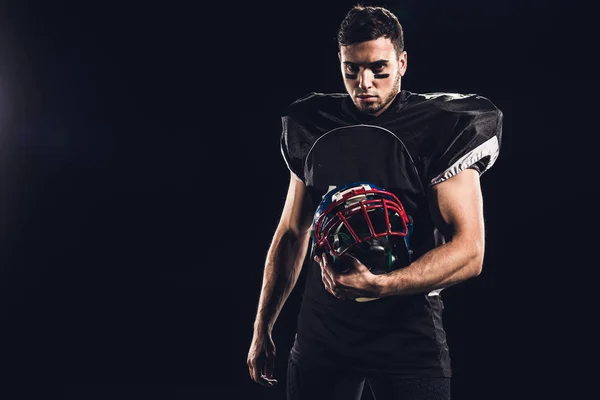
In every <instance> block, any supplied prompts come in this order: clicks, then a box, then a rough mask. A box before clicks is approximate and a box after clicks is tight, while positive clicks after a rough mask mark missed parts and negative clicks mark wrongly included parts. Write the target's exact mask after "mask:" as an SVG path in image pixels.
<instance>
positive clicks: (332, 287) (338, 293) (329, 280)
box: [315, 253, 347, 300]
mask: <svg viewBox="0 0 600 400" xmlns="http://www.w3.org/2000/svg"><path fill="white" fill-rule="evenodd" d="M315 261H316V262H318V263H319V265H320V266H321V279H322V280H323V285H324V286H325V290H327V291H328V292H329V293H331V294H332V295H333V296H335V297H337V298H338V299H340V300H344V299H346V298H347V296H346V295H345V293H344V291H343V290H342V288H341V287H340V286H339V285H338V284H337V283H336V280H335V277H334V273H333V270H332V269H331V265H329V261H328V259H327V255H326V254H325V253H323V255H322V256H321V257H319V256H315Z"/></svg>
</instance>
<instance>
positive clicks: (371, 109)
mask: <svg viewBox="0 0 600 400" xmlns="http://www.w3.org/2000/svg"><path fill="white" fill-rule="evenodd" d="M355 104H356V103H355ZM356 108H357V109H358V110H359V111H361V112H363V113H365V114H375V113H377V112H379V110H381V105H380V104H372V105H369V106H365V105H362V104H356Z"/></svg>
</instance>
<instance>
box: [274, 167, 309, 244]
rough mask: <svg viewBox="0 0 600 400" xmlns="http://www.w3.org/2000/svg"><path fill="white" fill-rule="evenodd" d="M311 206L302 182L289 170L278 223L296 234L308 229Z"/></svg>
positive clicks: (301, 233) (305, 231) (304, 232)
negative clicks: (287, 184)
mask: <svg viewBox="0 0 600 400" xmlns="http://www.w3.org/2000/svg"><path fill="white" fill-rule="evenodd" d="M312 215H313V207H312V205H311V200H310V197H309V195H308V190H307V188H306V185H305V184H304V182H302V181H301V180H300V179H298V178H297V177H296V176H295V175H294V174H293V173H291V172H290V183H289V186H288V190H287V195H286V198H285V204H284V206H283V212H282V214H281V220H280V222H279V225H280V227H281V228H285V229H287V230H291V231H293V232H295V233H296V234H298V235H303V234H306V233H308V232H309V231H310V228H311V223H312Z"/></svg>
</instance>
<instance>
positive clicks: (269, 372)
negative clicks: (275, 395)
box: [248, 354, 277, 387]
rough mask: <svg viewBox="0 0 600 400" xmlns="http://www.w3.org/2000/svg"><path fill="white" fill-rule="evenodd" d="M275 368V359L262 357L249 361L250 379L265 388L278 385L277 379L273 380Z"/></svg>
mask: <svg viewBox="0 0 600 400" xmlns="http://www.w3.org/2000/svg"><path fill="white" fill-rule="evenodd" d="M274 367H275V357H274V356H271V357H268V356H266V355H264V354H263V355H261V356H259V357H258V358H249V359H248V371H249V373H250V378H252V380H253V381H254V382H256V383H259V384H260V385H262V386H264V387H273V386H275V385H276V384H277V379H275V378H273V371H274Z"/></svg>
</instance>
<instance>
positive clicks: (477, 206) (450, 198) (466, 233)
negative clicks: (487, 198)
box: [430, 169, 484, 245]
mask: <svg viewBox="0 0 600 400" xmlns="http://www.w3.org/2000/svg"><path fill="white" fill-rule="evenodd" d="M430 200H431V201H430V205H431V213H432V216H433V220H434V222H435V224H436V226H437V228H438V229H439V230H440V231H441V232H442V234H443V235H444V236H445V237H446V238H448V239H450V238H456V237H459V238H461V239H464V240H468V241H472V243H474V244H475V243H479V244H481V245H483V241H484V220H483V199H482V194H481V186H480V182H479V173H478V172H477V171H476V170H474V169H466V170H464V171H462V172H460V173H459V174H457V175H456V176H454V177H452V178H450V179H448V180H446V181H444V182H441V183H438V184H436V185H434V186H432V187H431V190H430Z"/></svg>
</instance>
